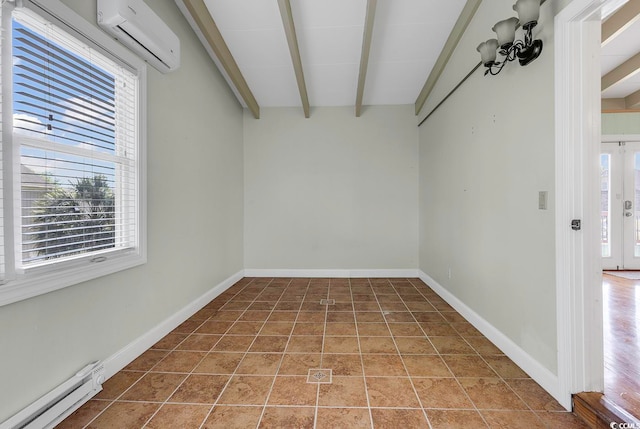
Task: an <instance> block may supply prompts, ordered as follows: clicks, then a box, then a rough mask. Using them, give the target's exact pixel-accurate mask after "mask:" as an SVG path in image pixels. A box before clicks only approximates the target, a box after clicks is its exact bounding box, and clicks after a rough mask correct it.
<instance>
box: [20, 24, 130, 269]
mask: <svg viewBox="0 0 640 429" xmlns="http://www.w3.org/2000/svg"><path fill="white" fill-rule="evenodd" d="M34 27H35V28H39V31H38V30H34V29H32V28H30V26H29V25H25V24H24V23H22V22H20V20H17V19H14V20H13V34H12V42H13V109H14V110H13V118H14V120H13V122H14V124H13V125H14V135H15V136H16V138H17V139H18V140H17V141H18V142H19V145H20V149H19V150H20V152H19V153H20V178H21V202H22V205H21V206H22V213H21V217H22V261H23V263H26V264H28V263H32V262H37V261H41V260H47V259H51V258H59V257H65V256H71V255H74V254H78V253H85V252H90V251H95V250H102V249H106V248H110V247H113V246H114V237H115V235H114V234H115V229H114V227H115V224H114V221H115V210H116V207H115V204H116V200H115V190H116V189H117V186H116V172H117V169H116V163H115V162H114V161H111V160H109V157H113V156H114V155H116V149H117V148H116V107H115V104H116V103H115V101H116V87H115V83H116V79H115V77H114V76H113V75H112V74H111V73H109V72H107V71H106V70H104V69H103V68H101V67H98V66H96V65H95V64H94V63H93V62H92V61H91V56H92V55H95V54H94V53H93V51H92V50H90V49H89V48H87V47H81V46H80V45H77V44H74V43H72V42H71V40H69V46H70V47H71V46H75V49H73V48H70V47H69V48H67V47H65V46H64V43H56V42H54V41H53V40H52V39H54V40H62V41H63V42H64V41H65V38H64V36H62V38H60V36H55V34H60V33H59V30H52V29H51V28H47V27H46V26H45V27H42V28H40V27H39V26H38V25H37V24H35V25H34ZM74 51H75V52H74Z"/></svg>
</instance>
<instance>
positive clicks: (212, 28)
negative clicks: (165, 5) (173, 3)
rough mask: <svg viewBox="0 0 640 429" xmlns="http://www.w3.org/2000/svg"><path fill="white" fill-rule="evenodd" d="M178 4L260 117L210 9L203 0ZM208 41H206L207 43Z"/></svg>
mask: <svg viewBox="0 0 640 429" xmlns="http://www.w3.org/2000/svg"><path fill="white" fill-rule="evenodd" d="M181 3H182V4H180V3H179V2H178V6H179V7H180V6H184V8H183V7H180V9H181V11H182V12H183V14H184V15H185V18H187V20H188V21H189V23H190V24H191V26H192V27H193V29H194V31H195V32H196V34H197V35H198V37H200V41H201V42H202V43H203V44H204V45H205V48H209V49H207V52H209V53H210V54H211V52H213V54H214V55H215V57H216V58H217V60H218V61H217V62H216V64H217V65H219V66H222V68H223V69H224V72H225V73H226V75H227V77H228V79H230V80H231V82H232V84H233V86H234V87H235V89H236V91H237V93H238V94H239V95H240V97H242V99H243V100H244V102H245V104H246V105H247V107H248V108H249V110H250V111H251V113H252V114H253V117H254V118H256V119H259V118H260V106H259V105H258V102H257V101H256V99H255V97H254V96H253V93H252V92H251V89H250V88H249V85H248V84H247V81H246V80H245V79H244V76H243V75H242V72H241V71H240V68H239V67H238V64H237V63H236V60H235V59H234V58H233V55H231V51H230V50H229V47H228V46H227V43H226V42H225V41H224V38H223V37H222V34H221V33H220V30H219V29H218V26H217V25H216V23H215V21H214V20H213V17H212V16H211V13H209V9H208V8H207V6H206V5H205V4H204V1H203V0H181ZM205 42H206V43H205Z"/></svg>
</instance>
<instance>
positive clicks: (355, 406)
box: [59, 278, 585, 429]
mask: <svg viewBox="0 0 640 429" xmlns="http://www.w3.org/2000/svg"><path fill="white" fill-rule="evenodd" d="M327 298H330V299H334V300H335V303H334V304H329V305H325V304H320V300H321V299H327ZM312 368H325V369H331V370H332V374H333V379H332V382H331V383H327V384H321V383H307V375H308V372H309V369H312ZM454 377H458V378H454ZM103 387H104V390H103V391H102V392H101V393H100V394H99V395H97V396H96V399H93V400H90V401H89V402H88V403H87V404H85V405H84V406H83V407H81V408H80V409H78V410H77V411H76V412H74V413H73V414H72V415H71V416H70V417H69V418H68V419H67V420H65V421H64V422H62V423H61V424H60V425H59V427H60V428H65V429H66V428H75V427H84V426H85V425H87V424H89V423H90V424H89V426H88V427H91V428H109V429H111V428H114V427H123V428H131V429H136V428H140V429H142V427H143V426H144V425H145V423H147V422H148V425H147V427H149V428H160V427H167V428H174V427H180V428H189V427H193V428H198V427H202V428H207V429H214V428H225V429H227V428H229V429H233V428H246V427H253V428H255V427H256V426H259V427H263V428H280V427H282V428H286V427H295V428H309V429H312V428H314V429H322V428H331V429H333V428H340V427H345V428H373V427H375V428H376V429H378V428H385V427H393V428H394V429H395V428H400V427H407V428H409V427H410V428H420V427H425V428H426V427H429V426H428V425H429V424H430V425H431V428H433V429H443V428H444V429H446V428H459V427H474V428H483V427H488V426H491V427H498V428H500V427H509V428H510V429H513V428H518V427H527V428H536V427H549V428H555V427H562V428H570V429H582V428H585V426H584V425H583V423H582V422H581V421H580V420H579V419H578V418H577V417H575V416H574V415H573V414H571V413H566V412H564V411H563V409H562V407H561V406H560V405H559V404H558V403H557V401H555V400H554V399H553V398H552V397H551V396H550V395H549V394H548V393H546V392H545V391H544V390H543V389H542V388H541V387H540V386H539V385H537V384H536V383H535V382H534V381H533V380H532V379H531V378H530V377H528V376H527V374H526V373H524V371H522V370H521V369H520V368H519V367H518V366H517V365H515V364H514V363H513V362H512V361H511V360H510V359H509V358H507V357H506V356H504V354H503V353H502V352H501V351H500V350H499V349H498V348H497V347H495V345H493V344H492V343H491V342H490V341H489V340H488V339H487V338H485V337H484V336H482V335H481V333H480V332H479V331H478V330H477V329H476V328H475V327H473V326H472V325H471V324H470V323H469V322H468V321H466V320H465V319H464V318H463V317H462V316H460V315H459V314H458V313H457V312H455V311H454V310H453V308H452V307H451V306H450V305H449V304H447V303H446V302H445V301H444V300H443V299H442V298H440V297H439V296H438V295H437V294H436V293H435V292H434V291H433V290H432V289H430V288H429V287H427V286H426V285H425V284H424V283H423V282H422V281H421V280H419V279H328V278H327V279H309V278H296V279H289V278H245V279H242V280H241V281H240V282H238V283H236V284H235V285H233V286H232V287H231V288H229V289H228V290H227V291H225V292H224V293H222V294H221V295H220V296H219V297H217V298H216V299H215V300H213V301H211V302H210V303H208V304H207V305H205V306H204V307H203V308H202V309H201V310H199V311H198V312H197V313H196V314H195V315H194V316H192V317H190V318H189V319H188V320H187V321H185V322H184V323H182V324H180V326H178V327H177V328H176V329H174V330H173V331H171V332H170V333H169V334H167V335H166V336H165V337H164V338H162V339H161V340H160V341H158V342H157V343H156V344H154V345H153V346H152V347H151V348H150V349H149V350H147V351H146V352H145V353H143V354H142V355H141V356H140V357H138V358H137V359H136V360H134V361H133V362H132V363H131V364H129V365H128V366H127V367H126V368H125V370H123V371H121V372H119V373H117V374H116V375H114V376H113V377H112V378H111V379H109V380H107V382H105V383H104V385H103ZM165 400H166V403H164V404H163V401H165ZM112 401H114V402H112ZM369 406H371V407H372V408H369ZM160 407H161V408H160ZM478 410H479V411H478ZM425 413H426V415H427V418H428V421H429V423H427V419H426V418H425ZM372 416H373V419H372V418H371V417H372ZM149 419H151V420H149ZM203 421H204V423H203Z"/></svg>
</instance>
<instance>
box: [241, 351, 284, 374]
mask: <svg viewBox="0 0 640 429" xmlns="http://www.w3.org/2000/svg"><path fill="white" fill-rule="evenodd" d="M281 361H282V353H247V354H246V355H245V357H244V359H242V362H240V365H239V366H238V368H237V369H236V374H253V375H275V374H276V372H277V371H278V367H279V366H280V362H281Z"/></svg>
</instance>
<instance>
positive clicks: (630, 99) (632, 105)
mask: <svg viewBox="0 0 640 429" xmlns="http://www.w3.org/2000/svg"><path fill="white" fill-rule="evenodd" d="M624 104H625V105H626V106H627V109H640V89H639V90H637V91H636V92H634V93H633V94H629V95H627V96H626V97H625V98H624Z"/></svg>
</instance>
